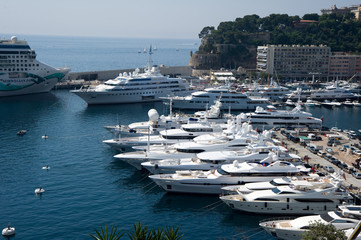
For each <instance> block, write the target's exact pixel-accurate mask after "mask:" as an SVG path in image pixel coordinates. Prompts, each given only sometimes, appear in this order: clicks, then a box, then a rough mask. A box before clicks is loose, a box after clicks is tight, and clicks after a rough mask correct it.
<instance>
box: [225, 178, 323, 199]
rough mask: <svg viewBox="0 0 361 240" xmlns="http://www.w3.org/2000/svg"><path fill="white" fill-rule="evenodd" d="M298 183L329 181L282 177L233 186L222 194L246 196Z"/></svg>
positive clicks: (228, 187)
mask: <svg viewBox="0 0 361 240" xmlns="http://www.w3.org/2000/svg"><path fill="white" fill-rule="evenodd" d="M295 181H296V182H300V181H302V183H303V184H304V185H307V184H309V185H310V184H313V183H315V182H319V181H329V180H328V179H322V178H320V176H319V175H318V174H312V173H311V174H309V175H308V176H294V177H282V178H275V179H272V180H271V181H269V182H256V183H246V184H244V185H234V186H227V187H223V188H222V190H223V191H224V192H223V193H224V194H226V195H234V194H248V193H251V192H254V191H259V190H270V189H273V188H275V187H279V186H289V185H291V184H293V183H294V182H295Z"/></svg>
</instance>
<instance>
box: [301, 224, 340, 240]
mask: <svg viewBox="0 0 361 240" xmlns="http://www.w3.org/2000/svg"><path fill="white" fill-rule="evenodd" d="M302 239H304V240H318V239H327V240H346V239H347V237H346V235H345V233H344V232H343V231H342V230H337V229H336V227H335V226H334V225H332V224H327V225H326V224H323V223H321V222H320V221H315V222H314V223H311V224H310V230H309V231H307V232H306V233H305V234H304V235H303V238H302Z"/></svg>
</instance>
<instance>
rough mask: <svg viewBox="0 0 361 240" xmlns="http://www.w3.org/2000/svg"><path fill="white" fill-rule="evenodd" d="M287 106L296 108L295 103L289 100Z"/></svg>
mask: <svg viewBox="0 0 361 240" xmlns="http://www.w3.org/2000/svg"><path fill="white" fill-rule="evenodd" d="M286 105H287V106H294V105H295V103H294V102H293V101H292V100H291V99H287V101H286Z"/></svg>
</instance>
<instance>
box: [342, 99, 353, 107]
mask: <svg viewBox="0 0 361 240" xmlns="http://www.w3.org/2000/svg"><path fill="white" fill-rule="evenodd" d="M343 105H345V106H346V107H352V106H353V102H351V101H350V100H346V101H344V102H343Z"/></svg>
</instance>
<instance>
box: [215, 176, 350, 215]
mask: <svg viewBox="0 0 361 240" xmlns="http://www.w3.org/2000/svg"><path fill="white" fill-rule="evenodd" d="M339 184H340V182H335V183H333V182H330V183H328V182H311V184H310V182H304V181H295V182H293V184H292V185H288V186H277V187H275V188H272V189H269V190H256V191H253V192H251V193H247V194H243V193H240V194H234V195H227V196H221V197H220V199H221V200H222V201H224V202H225V203H226V204H227V205H229V206H230V207H231V208H232V209H235V210H240V211H245V212H251V213H258V214H278V215H279V214H282V215H305V214H321V213H324V212H327V211H331V210H336V209H337V207H338V205H340V204H342V203H343V202H344V201H348V200H351V199H352V197H351V196H350V195H349V194H348V193H347V192H345V191H342V190H340V188H339Z"/></svg>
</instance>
